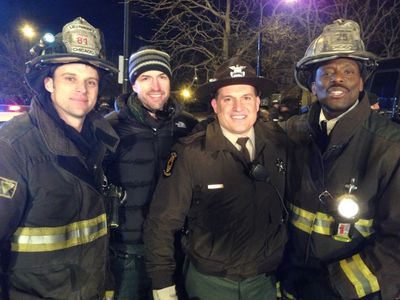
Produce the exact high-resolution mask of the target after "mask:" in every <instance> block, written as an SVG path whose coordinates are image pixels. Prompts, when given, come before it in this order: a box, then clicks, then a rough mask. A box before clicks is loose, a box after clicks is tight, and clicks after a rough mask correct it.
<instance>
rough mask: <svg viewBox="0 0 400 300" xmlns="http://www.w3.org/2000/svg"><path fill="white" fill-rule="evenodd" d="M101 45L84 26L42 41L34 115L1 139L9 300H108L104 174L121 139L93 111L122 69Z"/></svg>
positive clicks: (34, 73) (31, 69) (1, 229)
mask: <svg viewBox="0 0 400 300" xmlns="http://www.w3.org/2000/svg"><path fill="white" fill-rule="evenodd" d="M101 36H102V35H101V32H100V31H99V30H98V29H96V28H94V27H93V26H92V25H90V24H89V23H88V22H87V21H86V20H85V19H83V18H80V17H78V18H76V19H75V20H74V21H72V22H70V23H68V24H66V25H65V26H64V27H63V30H62V32H61V33H59V34H57V35H56V37H55V41H54V42H53V43H49V44H46V43H45V42H44V41H40V42H39V43H38V45H39V46H40V47H41V48H42V49H40V51H39V52H40V55H38V56H35V57H33V58H32V60H31V61H29V62H28V63H27V69H26V81H27V83H28V84H29V86H30V87H31V89H32V90H33V91H34V93H35V97H34V98H33V99H32V103H31V110H30V111H29V113H27V114H22V115H20V116H18V117H15V118H14V119H12V120H11V121H9V122H7V123H5V124H3V125H2V127H1V129H0V153H1V155H0V245H1V246H0V262H1V270H0V274H1V276H0V284H1V285H0V291H1V295H0V298H1V299H11V300H14V299H15V300H17V299H29V300H34V299H76V300H78V299H79V300H88V299H103V297H104V296H107V297H108V296H110V294H107V295H106V293H105V291H106V285H107V284H108V282H107V281H106V270H107V267H106V266H107V255H108V252H107V246H108V236H107V218H106V211H105V203H104V200H105V199H104V196H103V190H102V183H103V178H104V173H103V169H102V167H101V165H102V161H103V158H104V155H105V153H106V151H110V152H113V151H115V150H116V148H117V145H118V137H117V135H116V133H115V132H114V130H113V129H112V128H111V126H110V125H109V124H108V122H107V121H106V120H104V118H102V116H100V115H97V114H96V113H95V112H92V110H93V108H94V106H95V104H96V100H97V97H98V93H99V85H100V78H101V77H102V76H106V75H108V74H109V73H115V72H116V71H117V69H116V68H115V67H114V66H113V65H112V64H111V63H110V62H108V61H106V60H105V56H104V51H103V49H104V44H103V40H102V38H101ZM82 40H85V44H84V45H82ZM88 53H90V55H89V54H88Z"/></svg>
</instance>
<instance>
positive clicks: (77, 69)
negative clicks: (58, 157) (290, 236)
mask: <svg viewBox="0 0 400 300" xmlns="http://www.w3.org/2000/svg"><path fill="white" fill-rule="evenodd" d="M44 87H45V89H46V90H47V91H48V92H49V93H50V98H51V100H52V102H53V105H54V108H55V109H56V111H57V113H58V115H59V116H60V118H61V119H62V120H64V121H65V123H67V124H68V125H70V126H72V127H74V128H75V129H77V130H78V131H80V130H81V128H82V125H83V121H84V120H85V117H86V115H87V114H88V113H89V112H90V111H91V110H92V109H93V107H94V106H95V104H96V100H97V95H98V92H99V74H98V72H97V70H96V69H95V68H93V67H91V66H89V65H86V64H80V63H73V64H65V65H61V66H60V67H58V68H57V69H56V70H55V71H54V74H53V77H46V78H45V79H44Z"/></svg>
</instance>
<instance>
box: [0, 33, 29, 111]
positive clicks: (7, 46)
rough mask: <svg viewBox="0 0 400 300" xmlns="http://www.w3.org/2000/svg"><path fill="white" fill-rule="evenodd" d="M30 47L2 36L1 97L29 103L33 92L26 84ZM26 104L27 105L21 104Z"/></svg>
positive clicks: (0, 37)
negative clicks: (26, 64) (25, 77)
mask: <svg viewBox="0 0 400 300" xmlns="http://www.w3.org/2000/svg"><path fill="white" fill-rule="evenodd" d="M28 47H29V45H28V44H26V43H24V42H23V41H21V40H17V39H16V38H14V37H11V36H9V35H5V34H0V78H1V81H0V97H1V98H11V99H16V100H25V101H28V100H29V99H30V98H31V96H32V91H31V90H30V89H29V87H28V86H27V85H26V84H25V81H24V74H25V62H26V61H28V58H29V57H28V53H29V51H28ZM21 104H26V103H21Z"/></svg>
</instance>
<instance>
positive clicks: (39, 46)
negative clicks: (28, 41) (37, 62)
mask: <svg viewBox="0 0 400 300" xmlns="http://www.w3.org/2000/svg"><path fill="white" fill-rule="evenodd" d="M54 41H55V37H54V35H53V34H51V33H46V34H44V35H43V36H42V37H41V39H40V40H39V42H37V43H36V44H35V45H34V46H33V47H32V48H31V49H30V50H29V53H30V54H31V55H32V56H38V55H40V53H41V52H42V51H43V49H44V48H46V46H48V45H49V44H51V43H54Z"/></svg>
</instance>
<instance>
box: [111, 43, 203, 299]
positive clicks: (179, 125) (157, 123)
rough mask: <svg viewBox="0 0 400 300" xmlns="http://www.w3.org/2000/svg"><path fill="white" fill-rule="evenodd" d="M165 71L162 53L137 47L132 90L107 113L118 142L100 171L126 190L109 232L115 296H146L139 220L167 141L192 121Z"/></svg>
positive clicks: (165, 56) (147, 288) (131, 66)
mask: <svg viewBox="0 0 400 300" xmlns="http://www.w3.org/2000/svg"><path fill="white" fill-rule="evenodd" d="M171 76H172V71H171V66H170V57H169V55H168V54H167V53H165V52H164V51H160V50H157V49H154V48H141V49H139V50H138V51H137V52H135V53H133V54H132V55H131V57H130V59H129V79H130V82H131V85H132V89H133V93H131V94H125V95H121V96H120V97H118V99H117V100H116V103H115V106H116V111H115V112H112V113H111V114H109V115H108V116H107V119H108V120H109V121H110V123H111V125H112V126H113V128H114V129H115V130H116V131H117V133H118V135H119V136H120V138H121V144H120V146H119V147H118V149H117V153H116V155H115V156H114V157H110V159H108V160H107V162H106V165H107V172H106V173H107V176H108V178H109V180H110V181H111V182H112V183H114V184H115V185H118V186H122V187H123V188H124V189H125V190H126V192H127V197H126V203H125V204H124V205H121V206H120V207H119V209H118V213H119V216H120V218H119V219H120V220H119V221H120V222H119V223H120V224H119V227H118V228H115V229H114V230H113V231H112V236H111V267H112V271H113V273H114V275H115V279H116V298H117V299H124V300H138V299H150V297H151V295H150V294H151V284H150V279H149V278H148V276H147V274H146V270H145V266H144V246H143V237H142V230H143V222H144V219H145V217H146V215H147V212H148V209H149V205H150V200H151V198H152V196H153V192H154V189H155V186H156V184H157V180H158V177H159V176H160V175H161V172H162V167H163V166H164V165H165V163H166V161H167V159H168V155H169V152H170V150H171V147H172V144H173V143H175V142H176V141H177V139H178V138H179V137H182V136H184V135H186V134H188V133H189V132H190V131H191V129H192V128H193V126H194V125H195V124H196V123H197V121H196V120H195V119H194V118H192V117H191V115H189V114H188V113H186V112H183V111H182V110H181V108H180V106H179V105H178V103H177V102H176V101H173V100H172V99H171V98H170V89H171V87H170V85H171Z"/></svg>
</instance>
